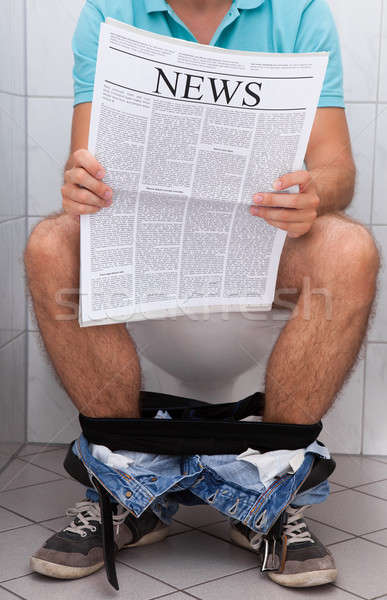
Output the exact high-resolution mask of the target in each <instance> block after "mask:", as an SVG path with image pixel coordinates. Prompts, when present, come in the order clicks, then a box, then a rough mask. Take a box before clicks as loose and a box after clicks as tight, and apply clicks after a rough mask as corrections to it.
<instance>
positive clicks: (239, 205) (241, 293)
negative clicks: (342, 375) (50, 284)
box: [79, 19, 328, 326]
mask: <svg viewBox="0 0 387 600" xmlns="http://www.w3.org/2000/svg"><path fill="white" fill-rule="evenodd" d="M327 61H328V54H327V53H315V54H264V53H263V54H260V53H253V52H246V51H235V50H225V49H221V48H216V47H211V46H206V45H201V44H196V43H192V42H186V41H182V40H177V39H173V38H169V37H166V36H161V35H158V34H153V33H149V32H146V31H143V30H140V29H137V28H135V27H132V26H129V25H126V24H123V23H120V22H118V21H114V20H112V19H108V21H107V22H106V23H104V24H102V25H101V32H100V40H99V50H98V60H97V71H96V79H95V89H94V98H93V107H92V117H91V126H90V136H89V150H90V152H92V153H93V154H94V155H95V156H96V157H97V158H98V160H99V161H100V162H101V164H102V165H103V166H104V168H105V170H106V177H105V179H104V181H105V182H106V183H107V184H108V185H110V186H111V187H112V189H113V204H112V206H110V207H108V208H103V209H102V210H101V211H100V212H99V213H97V214H95V215H87V216H82V217H81V303H80V315H79V317H80V318H79V320H80V324H81V326H90V325H100V324H105V323H106V324H107V323H110V324H111V323H117V322H128V321H129V322H130V321H139V320H144V319H152V318H164V317H174V316H178V315H184V314H191V313H203V312H214V311H215V312H223V311H253V310H270V308H271V306H272V302H273V298H274V292H275V283H276V278H277V271H278V265H279V260H280V256H281V251H282V248H283V244H284V240H285V237H286V233H285V232H284V231H282V230H279V229H276V228H274V227H272V226H271V225H268V224H267V223H266V222H265V221H264V220H263V219H261V218H258V217H255V216H252V215H251V214H250V212H249V206H250V205H251V204H252V196H253V194H254V193H257V192H270V191H273V188H272V185H273V182H274V181H275V180H276V179H277V177H278V176H281V175H283V174H285V173H288V172H290V171H294V170H299V169H301V168H302V166H303V160H304V156H305V152H306V147H307V143H308V139H309V135H310V131H311V127H312V124H313V121H314V117H315V112H316V107H317V104H318V100H319V96H320V93H321V88H322V83H323V80H324V76H325V71H326V66H327Z"/></svg>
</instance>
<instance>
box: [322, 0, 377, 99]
mask: <svg viewBox="0 0 387 600" xmlns="http://www.w3.org/2000/svg"><path fill="white" fill-rule="evenodd" d="M328 1H329V4H330V6H331V9H332V12H333V15H334V17H335V20H336V24H337V28H338V31H339V35H340V40H341V48H342V55H343V65H344V90H345V96H346V99H347V101H351V102H370V101H371V102H372V101H375V100H376V96H377V87H378V56H379V47H380V46H379V42H380V19H381V10H382V0H369V1H368V2H363V1H362V0H351V2H348V0H328Z"/></svg>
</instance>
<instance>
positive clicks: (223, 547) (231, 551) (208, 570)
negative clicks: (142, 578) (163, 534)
mask: <svg viewBox="0 0 387 600" xmlns="http://www.w3.org/2000/svg"><path fill="white" fill-rule="evenodd" d="M119 560H120V562H124V563H125V564H127V565H129V566H131V565H132V566H133V567H135V568H136V569H139V570H141V571H143V572H145V573H149V574H152V575H153V576H154V577H157V578H159V579H162V580H163V581H165V582H166V583H169V584H171V585H174V586H176V587H179V588H182V587H186V586H190V585H195V584H198V583H202V582H203V581H207V580H209V579H215V578H218V577H224V576H225V575H230V574H232V573H236V572H238V571H242V570H244V569H248V568H249V567H253V566H254V565H255V564H256V560H257V559H256V557H255V556H254V555H253V554H251V553H250V552H247V551H245V550H242V549H239V548H235V547H234V546H232V545H231V544H226V543H225V542H223V541H221V540H217V539H215V538H214V537H212V536H209V535H205V534H204V533H201V532H199V531H190V532H187V533H182V534H181V535H175V536H172V537H169V538H167V539H166V540H165V541H164V542H162V543H160V544H155V545H154V546H147V547H146V548H131V549H128V550H125V551H124V552H121V553H120V557H119Z"/></svg>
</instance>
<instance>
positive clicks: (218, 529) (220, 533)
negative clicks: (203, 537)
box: [200, 520, 230, 542]
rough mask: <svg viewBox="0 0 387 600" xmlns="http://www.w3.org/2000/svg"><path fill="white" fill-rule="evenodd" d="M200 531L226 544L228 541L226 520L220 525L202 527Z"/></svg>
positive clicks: (228, 527) (228, 532) (228, 525)
mask: <svg viewBox="0 0 387 600" xmlns="http://www.w3.org/2000/svg"><path fill="white" fill-rule="evenodd" d="M200 531H203V533H209V534H210V535H214V536H215V537H218V538H221V539H222V540H225V541H226V542H229V541H230V524H229V521H228V520H227V521H222V522H221V523H213V524H212V525H204V527H201V528H200Z"/></svg>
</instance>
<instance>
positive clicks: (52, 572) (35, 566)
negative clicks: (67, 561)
mask: <svg viewBox="0 0 387 600" xmlns="http://www.w3.org/2000/svg"><path fill="white" fill-rule="evenodd" d="M168 531H169V527H163V528H162V529H159V530H157V531H151V532H150V533H147V534H145V535H144V536H143V537H142V538H140V539H139V540H138V541H137V542H135V543H134V544H126V545H125V546H123V547H122V548H121V550H124V549H125V548H134V547H136V546H147V545H149V544H156V543H157V542H161V541H162V540H164V539H165V538H166V537H167V536H168ZM103 565H104V563H103V561H102V562H99V563H96V564H94V565H90V566H89V567H68V566H66V565H59V564H57V563H53V562H49V561H47V560H43V559H41V558H36V557H35V556H32V557H31V559H30V567H31V569H32V570H33V571H35V572H36V573H40V574H41V575H46V577H53V578H54V579H81V578H82V577H87V576H88V575H91V574H92V573H95V572H96V571H99V570H100V569H101V568H102V567H103Z"/></svg>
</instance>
